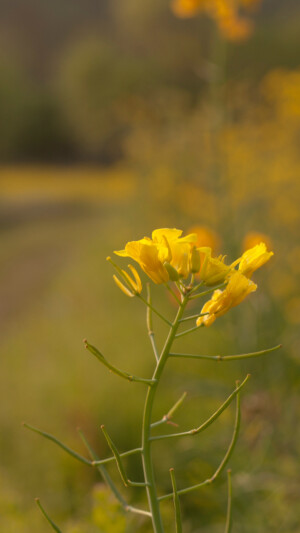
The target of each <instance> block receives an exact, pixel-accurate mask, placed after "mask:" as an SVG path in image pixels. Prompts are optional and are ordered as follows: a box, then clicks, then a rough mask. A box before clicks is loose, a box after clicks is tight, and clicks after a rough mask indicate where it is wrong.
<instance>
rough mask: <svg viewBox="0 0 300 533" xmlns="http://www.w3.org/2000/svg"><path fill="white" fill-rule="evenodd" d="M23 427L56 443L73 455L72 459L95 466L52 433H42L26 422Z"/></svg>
mask: <svg viewBox="0 0 300 533" xmlns="http://www.w3.org/2000/svg"><path fill="white" fill-rule="evenodd" d="M23 426H24V427H25V428H27V429H30V430H31V431H34V432H35V433H38V434H39V435H42V436H43V437H45V438H46V439H49V440H51V441H52V442H54V443H55V444H57V445H58V446H60V448H62V449H63V450H65V452H67V453H68V454H69V455H71V456H72V457H75V459H78V461H81V462H82V463H84V464H85V465H89V466H93V463H92V462H91V461H89V460H88V459H86V458H85V457H83V456H82V455H79V453H77V452H74V451H73V450H71V448H68V446H66V445H65V444H63V443H62V442H60V440H58V439H57V438H56V437H54V436H53V435H50V433H45V431H41V430H40V429H37V428H35V427H33V426H30V425H29V424H26V423H25V422H23Z"/></svg>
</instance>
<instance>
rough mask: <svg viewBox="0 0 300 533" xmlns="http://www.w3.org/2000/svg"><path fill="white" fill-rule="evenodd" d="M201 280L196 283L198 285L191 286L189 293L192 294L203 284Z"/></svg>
mask: <svg viewBox="0 0 300 533" xmlns="http://www.w3.org/2000/svg"><path fill="white" fill-rule="evenodd" d="M203 283H204V282H203V281H200V283H198V285H195V287H193V288H192V289H191V291H190V294H193V293H194V292H196V291H197V290H198V289H200V287H202V285H203Z"/></svg>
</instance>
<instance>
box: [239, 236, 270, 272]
mask: <svg viewBox="0 0 300 533" xmlns="http://www.w3.org/2000/svg"><path fill="white" fill-rule="evenodd" d="M272 255H274V254H273V252H268V251H267V247H266V244H265V243H264V242H261V243H260V244H257V245H256V246H253V248H250V249H249V250H246V252H244V253H243V255H242V257H241V261H240V264H239V271H240V272H241V274H244V276H246V277H248V278H249V277H250V276H251V275H252V274H253V272H254V271H255V270H257V269H258V268H259V267H261V266H262V265H264V264H265V263H266V262H267V261H269V259H270V258H271V257H272Z"/></svg>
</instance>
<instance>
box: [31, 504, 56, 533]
mask: <svg viewBox="0 0 300 533" xmlns="http://www.w3.org/2000/svg"><path fill="white" fill-rule="evenodd" d="M35 501H36V504H37V506H38V508H39V509H40V511H41V512H42V513H43V515H44V517H45V518H46V520H47V522H48V523H49V524H50V526H51V527H52V529H54V531H56V533H62V531H61V529H59V527H58V526H57V525H56V524H54V522H53V520H51V518H50V516H48V514H47V513H46V511H45V509H44V507H43V506H42V504H41V502H40V500H39V498H35Z"/></svg>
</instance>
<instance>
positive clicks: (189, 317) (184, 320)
mask: <svg viewBox="0 0 300 533" xmlns="http://www.w3.org/2000/svg"><path fill="white" fill-rule="evenodd" d="M206 315H209V313H201V314H200V315H199V313H198V314H197V315H191V316H187V317H186V318H182V319H181V320H179V322H180V323H181V322H187V321H188V320H194V319H197V318H199V317H200V316H206Z"/></svg>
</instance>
